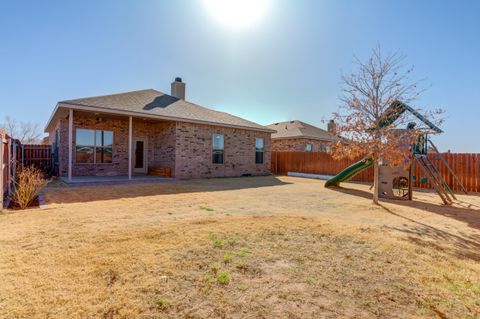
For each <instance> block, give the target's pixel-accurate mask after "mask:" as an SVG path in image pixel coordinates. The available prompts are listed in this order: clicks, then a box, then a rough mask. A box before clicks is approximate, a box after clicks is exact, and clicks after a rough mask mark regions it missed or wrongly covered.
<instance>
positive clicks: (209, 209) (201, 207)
mask: <svg viewBox="0 0 480 319" xmlns="http://www.w3.org/2000/svg"><path fill="white" fill-rule="evenodd" d="M200 209H201V210H205V211H207V212H213V211H214V209H213V208H210V207H206V206H200Z"/></svg>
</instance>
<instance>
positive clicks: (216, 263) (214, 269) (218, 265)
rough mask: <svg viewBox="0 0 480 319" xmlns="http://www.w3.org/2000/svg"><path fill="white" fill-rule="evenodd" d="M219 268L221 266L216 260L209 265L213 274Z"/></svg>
mask: <svg viewBox="0 0 480 319" xmlns="http://www.w3.org/2000/svg"><path fill="white" fill-rule="evenodd" d="M220 268H221V266H220V263H218V262H214V263H213V264H212V266H210V269H211V270H212V272H213V273H214V274H216V273H218V271H219V270H220Z"/></svg>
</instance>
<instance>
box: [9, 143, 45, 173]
mask: <svg viewBox="0 0 480 319" xmlns="http://www.w3.org/2000/svg"><path fill="white" fill-rule="evenodd" d="M17 148H18V150H17V161H18V163H19V164H21V165H23V166H35V167H37V168H38V169H40V170H41V171H43V172H44V173H46V174H52V172H53V156H52V146H51V145H37V144H23V145H19V146H18V147H17Z"/></svg>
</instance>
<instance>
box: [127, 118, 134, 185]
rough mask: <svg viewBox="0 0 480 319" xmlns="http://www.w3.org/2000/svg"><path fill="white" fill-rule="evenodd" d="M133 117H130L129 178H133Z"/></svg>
mask: <svg viewBox="0 0 480 319" xmlns="http://www.w3.org/2000/svg"><path fill="white" fill-rule="evenodd" d="M132 126H133V125H132V117H131V116H129V117H128V179H129V180H131V179H132V139H133V134H132Z"/></svg>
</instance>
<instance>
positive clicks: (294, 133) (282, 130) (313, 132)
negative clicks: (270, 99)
mask: <svg viewBox="0 0 480 319" xmlns="http://www.w3.org/2000/svg"><path fill="white" fill-rule="evenodd" d="M267 127H269V128H271V129H273V130H275V131H277V132H276V133H273V134H272V139H288V138H309V139H316V140H322V141H328V142H335V141H338V137H336V136H335V135H333V134H332V133H330V132H328V131H325V130H322V129H321V128H319V127H316V126H313V125H310V124H307V123H305V122H302V121H287V122H280V123H274V124H270V125H267Z"/></svg>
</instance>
